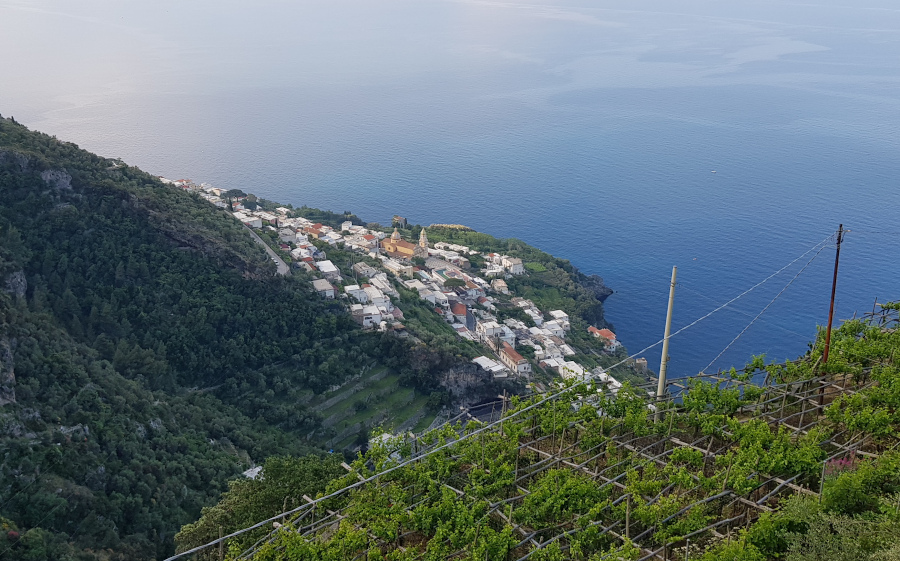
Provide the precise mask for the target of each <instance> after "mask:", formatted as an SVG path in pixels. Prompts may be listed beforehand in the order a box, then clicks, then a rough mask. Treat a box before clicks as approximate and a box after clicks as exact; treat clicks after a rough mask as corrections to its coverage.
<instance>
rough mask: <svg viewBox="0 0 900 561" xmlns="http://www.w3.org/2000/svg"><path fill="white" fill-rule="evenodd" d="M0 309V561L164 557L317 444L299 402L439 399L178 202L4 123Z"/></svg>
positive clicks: (310, 418)
mask: <svg viewBox="0 0 900 561" xmlns="http://www.w3.org/2000/svg"><path fill="white" fill-rule="evenodd" d="M310 212H312V211H310ZM333 214H334V213H321V217H322V219H323V220H325V219H334V220H337V219H339V218H342V219H352V218H353V217H352V216H349V215H334V216H332V215H333ZM0 289H2V290H0V482H2V484H0V516H2V517H5V518H4V522H3V524H5V525H6V526H8V527H9V531H12V532H14V534H10V535H17V537H15V538H12V539H10V541H9V542H8V543H4V539H3V538H0V558H2V559H13V558H15V559H34V560H40V559H75V558H84V559H95V558H103V559H107V558H109V559H150V558H158V557H160V556H162V555H165V554H167V553H168V552H171V551H172V550H173V547H174V542H173V535H174V534H175V532H176V531H177V530H178V528H179V527H180V526H182V525H183V524H185V523H187V522H190V521H192V520H196V518H197V517H198V516H199V514H200V509H201V507H203V506H204V505H209V504H211V503H213V502H214V500H215V499H216V498H217V497H218V496H219V494H220V493H221V492H222V491H224V490H225V489H226V481H227V480H228V479H229V478H232V477H234V476H235V475H237V474H238V473H239V472H240V471H241V470H243V469H246V468H247V467H249V466H250V465H252V464H253V463H254V462H262V461H263V460H264V459H265V458H267V457H269V456H273V455H278V454H290V455H300V454H307V453H309V452H311V451H312V448H310V444H308V443H316V442H320V443H321V442H322V440H324V439H325V438H327V437H328V434H327V430H323V429H321V427H320V419H319V417H318V415H317V414H316V413H314V412H312V411H310V410H308V409H306V408H305V406H304V405H303V403H304V399H307V398H308V395H309V393H310V392H313V393H319V392H322V391H324V390H326V389H328V388H330V387H332V386H334V385H336V384H340V383H342V382H344V381H345V380H347V379H348V378H349V377H351V376H353V375H355V374H357V373H359V372H360V371H361V370H363V369H371V368H372V367H373V366H376V365H380V367H381V368H384V367H386V368H387V369H390V370H391V371H392V372H395V373H397V374H398V375H399V377H400V380H401V381H402V382H404V383H407V384H410V385H415V386H417V389H420V390H421V391H425V392H431V391H438V388H436V387H435V382H434V380H435V378H436V374H437V372H438V371H439V370H440V369H441V368H443V367H446V365H447V364H452V363H453V361H454V360H457V359H456V358H455V356H454V355H449V356H448V355H446V354H442V353H441V352H440V351H437V350H432V349H429V348H427V347H424V346H418V347H415V346H414V345H413V344H412V343H411V342H409V341H405V340H402V339H399V338H397V337H394V336H392V335H390V334H385V335H368V334H363V333H361V332H360V331H359V330H357V329H356V328H355V326H354V325H353V324H352V323H351V321H350V319H349V317H348V315H347V314H346V313H345V312H344V311H343V310H342V309H341V307H340V306H339V305H336V304H333V303H331V304H329V303H325V302H324V301H322V300H320V299H319V298H318V297H317V296H316V295H315V294H314V293H313V292H311V290H310V289H309V286H308V283H307V282H305V281H304V279H302V278H293V277H286V278H285V277H276V276H274V267H273V265H272V263H271V262H270V261H269V260H268V259H267V258H266V256H265V254H264V253H263V252H262V249H261V248H260V247H259V246H258V245H256V244H255V243H254V242H253V241H252V239H251V238H250V237H249V236H248V235H247V233H246V232H245V230H244V229H243V228H242V227H241V226H240V224H239V223H237V222H236V221H235V220H234V219H233V218H231V217H229V216H228V215H227V214H225V213H224V212H222V211H218V210H216V209H215V208H214V207H213V206H212V205H210V204H208V203H207V202H205V201H203V200H201V199H199V198H197V197H196V196H194V195H192V194H191V193H188V192H185V191H182V190H180V189H174V188H171V187H167V186H165V185H163V184H162V183H160V182H159V181H158V180H157V179H156V178H154V177H152V176H150V175H148V174H146V173H144V172H141V171H140V170H138V169H136V168H133V167H129V166H126V165H125V164H123V163H122V162H120V161H114V160H108V159H105V158H101V157H99V156H96V155H93V154H90V153H88V152H85V151H83V150H80V149H79V148H78V147H77V146H75V145H73V144H70V143H65V142H60V141H58V140H56V139H55V138H52V137H49V136H46V135H42V134H38V133H33V132H30V131H28V130H27V129H25V128H24V127H22V126H20V125H18V124H16V123H14V122H12V121H10V120H6V119H2V118H0ZM313 433H315V438H314V439H313V440H312V441H310V440H308V439H309V437H310V436H311V435H312V434H313Z"/></svg>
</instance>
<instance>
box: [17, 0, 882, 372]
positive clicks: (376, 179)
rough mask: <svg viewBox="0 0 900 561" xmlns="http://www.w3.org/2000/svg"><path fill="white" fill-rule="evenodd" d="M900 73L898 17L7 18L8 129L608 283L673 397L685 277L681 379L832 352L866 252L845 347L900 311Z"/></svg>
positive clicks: (216, 10)
mask: <svg viewBox="0 0 900 561" xmlns="http://www.w3.org/2000/svg"><path fill="white" fill-rule="evenodd" d="M898 54H900V10H898V6H897V4H896V2H892V1H887V0H855V1H854V2H849V1H846V0H835V1H825V0H823V1H816V0H810V1H804V2H799V1H798V2H792V1H785V0H778V1H767V0H759V1H754V2H723V1H712V0H679V1H678V2H672V1H665V2H664V1H661V0H628V1H624V0H592V1H587V0H532V1H524V0H523V1H520V0H379V1H373V0H329V1H328V2H321V1H315V2H312V1H300V0H298V1H292V2H286V1H282V0H278V1H276V0H261V1H254V2H234V1H224V2H223V1H221V0H217V1H211V0H197V1H192V2H180V1H174V0H162V1H158V2H152V3H150V2H144V3H135V2H116V1H112V0H102V1H101V0H82V1H80V2H77V3H75V2H63V1H61V0H60V1H49V0H29V1H21V0H0V114H3V115H4V116H7V117H8V116H10V115H11V116H14V117H15V118H16V120H17V121H19V122H21V123H23V124H25V125H27V126H28V127H30V128H32V129H36V130H40V131H43V132H46V133H48V134H52V135H56V136H57V137H58V138H60V139H64V140H68V141H72V142H75V143H77V144H79V145H80V146H82V147H83V148H86V149H88V150H91V151H93V152H97V153H99V154H102V155H104V156H107V157H120V158H122V159H124V160H125V161H126V162H127V163H129V164H132V165H137V166H139V167H141V168H143V169H145V170H147V171H149V172H151V173H154V174H158V175H163V176H165V177H169V178H190V179H193V180H195V181H198V182H200V181H203V182H209V183H212V184H213V185H216V186H220V187H227V188H240V189H243V190H245V191H249V192H252V193H256V194H257V195H259V196H262V197H265V198H269V199H272V200H276V201H280V202H284V203H292V204H294V205H297V206H300V205H308V206H311V207H319V208H324V209H329V210H334V211H338V212H340V211H344V210H349V211H353V212H355V213H357V214H358V215H360V216H361V217H362V218H363V219H364V220H367V221H373V222H381V223H389V222H390V219H391V216H393V215H394V214H399V215H402V216H404V217H407V219H408V220H409V221H410V222H411V223H418V224H423V225H428V224H431V223H460V224H465V225H467V226H470V227H472V228H474V229H476V230H479V231H483V232H487V233H489V234H492V235H494V236H497V237H503V238H506V237H515V238H519V239H522V240H524V241H526V242H528V243H530V244H532V245H535V246H537V247H539V248H541V249H543V250H545V251H548V252H550V253H552V254H554V255H556V256H559V257H562V258H565V259H568V260H570V261H571V262H572V264H574V265H575V266H577V267H578V268H579V269H581V270H582V271H583V272H585V273H588V274H597V275H600V276H601V277H603V278H604V279H605V281H606V283H607V284H608V285H609V286H610V287H611V288H612V289H613V290H615V293H614V294H613V295H612V296H610V297H609V298H608V300H607V301H606V317H607V319H608V320H609V322H610V323H611V324H612V325H613V326H614V329H615V331H616V333H617V335H618V337H619V339H620V340H621V341H622V342H623V343H624V344H625V345H626V346H627V347H628V349H629V350H630V351H632V352H633V353H635V354H636V355H638V356H644V357H646V358H647V360H648V361H649V363H650V366H651V367H652V368H654V369H656V368H657V367H658V364H659V361H660V345H658V343H659V342H660V340H661V339H662V336H663V331H664V324H665V314H666V303H667V298H668V292H669V284H670V277H671V273H672V267H673V266H677V267H678V276H677V283H676V289H675V303H674V316H673V318H674V319H673V331H674V332H676V335H674V336H673V337H672V339H671V346H670V356H671V362H670V364H669V373H670V376H675V377H680V376H689V375H692V374H696V373H697V372H700V371H714V370H717V369H721V368H728V367H730V366H732V365H735V366H738V367H740V366H741V365H743V364H744V363H745V362H746V361H747V360H749V358H750V357H751V356H752V355H758V354H766V355H767V357H768V359H769V360H784V359H787V358H795V357H797V356H799V355H802V354H803V353H804V352H806V350H807V348H808V347H807V345H808V342H809V341H810V340H812V339H813V338H814V337H815V335H816V330H817V329H818V328H819V326H823V325H824V324H825V323H826V321H827V317H828V310H829V298H830V295H831V287H832V274H833V270H834V265H835V242H836V237H835V231H836V230H837V229H838V226H839V224H843V227H844V228H845V229H847V230H848V233H847V234H846V235H845V237H844V238H843V244H842V247H841V253H840V268H839V274H838V283H837V292H836V304H835V318H836V321H840V320H843V319H847V318H851V317H854V316H862V315H863V314H866V313H869V312H871V311H872V309H873V307H874V305H875V303H876V301H877V302H884V301H888V300H892V299H893V300H898V299H900V220H898V219H900V186H898V178H900V151H898V148H900V136H898V134H900V56H898ZM723 306H724V307H723ZM717 310H718V311H717ZM698 320H699V321H698Z"/></svg>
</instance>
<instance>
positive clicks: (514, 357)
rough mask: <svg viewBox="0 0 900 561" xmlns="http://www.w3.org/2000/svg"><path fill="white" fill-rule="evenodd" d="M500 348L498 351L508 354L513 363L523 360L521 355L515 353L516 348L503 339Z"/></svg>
mask: <svg viewBox="0 0 900 561" xmlns="http://www.w3.org/2000/svg"><path fill="white" fill-rule="evenodd" d="M500 348H501V351H500V352H501V353H504V354H505V355H506V356H508V357H509V358H510V360H512V361H513V362H515V363H518V362H519V361H521V360H525V359H524V358H522V355H520V354H519V353H517V352H516V350H515V349H514V348H512V346H510V344H509V343H507V342H506V341H503V345H502V346H501V347H500Z"/></svg>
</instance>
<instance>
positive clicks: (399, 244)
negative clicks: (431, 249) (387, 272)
mask: <svg viewBox="0 0 900 561" xmlns="http://www.w3.org/2000/svg"><path fill="white" fill-rule="evenodd" d="M381 250H382V251H383V252H384V254H385V255H387V256H388V257H393V258H394V259H405V260H409V259H412V258H413V257H421V258H422V259H425V258H427V257H428V236H426V235H425V228H422V233H421V234H419V243H418V244H414V243H410V242H408V241H406V240H404V239H403V238H401V237H400V232H398V231H397V229H396V228H394V233H393V234H391V237H390V238H389V239H386V240H383V241H382V242H381Z"/></svg>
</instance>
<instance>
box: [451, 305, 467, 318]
mask: <svg viewBox="0 0 900 561" xmlns="http://www.w3.org/2000/svg"><path fill="white" fill-rule="evenodd" d="M450 309H451V311H452V312H453V315H455V316H464V315H466V305H465V304H463V303H462V302H457V303H455V304H453V306H452V307H451V308H450Z"/></svg>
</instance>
